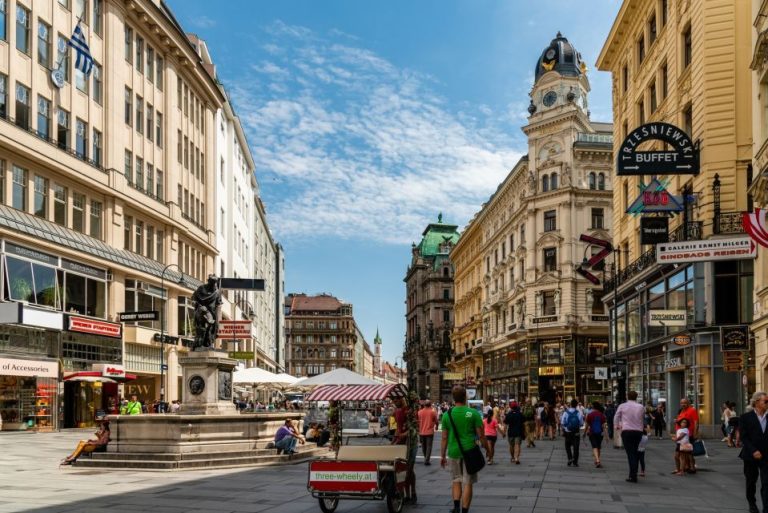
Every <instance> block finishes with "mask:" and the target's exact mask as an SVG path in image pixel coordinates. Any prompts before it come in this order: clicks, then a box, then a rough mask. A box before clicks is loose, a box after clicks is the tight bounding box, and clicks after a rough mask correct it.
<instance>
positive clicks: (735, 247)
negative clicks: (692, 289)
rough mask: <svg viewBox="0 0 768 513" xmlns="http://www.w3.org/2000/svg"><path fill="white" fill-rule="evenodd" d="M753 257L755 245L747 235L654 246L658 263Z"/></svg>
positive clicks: (755, 249) (755, 250)
mask: <svg viewBox="0 0 768 513" xmlns="http://www.w3.org/2000/svg"><path fill="white" fill-rule="evenodd" d="M755 257H757V246H756V245H755V242H754V241H753V240H752V239H750V238H749V237H737V238H730V239H709V240H688V241H682V242H667V243H665V244H658V245H657V246H656V263H658V264H680V263H688V262H712V261H715V260H746V259H749V258H755Z"/></svg>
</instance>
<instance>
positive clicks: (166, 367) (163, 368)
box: [160, 363, 168, 371]
mask: <svg viewBox="0 0 768 513" xmlns="http://www.w3.org/2000/svg"><path fill="white" fill-rule="evenodd" d="M160 368H161V369H162V370H164V371H167V370H168V364H167V363H164V364H162V365H161V366H160Z"/></svg>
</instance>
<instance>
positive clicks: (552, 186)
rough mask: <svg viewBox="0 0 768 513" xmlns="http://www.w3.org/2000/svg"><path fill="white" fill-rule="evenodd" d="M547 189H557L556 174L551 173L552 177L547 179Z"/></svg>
mask: <svg viewBox="0 0 768 513" xmlns="http://www.w3.org/2000/svg"><path fill="white" fill-rule="evenodd" d="M549 188H550V189H552V190H553V191H554V190H555V189H557V173H552V176H551V177H550V178H549Z"/></svg>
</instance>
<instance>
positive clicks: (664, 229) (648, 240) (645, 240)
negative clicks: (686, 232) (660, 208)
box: [640, 217, 669, 244]
mask: <svg viewBox="0 0 768 513" xmlns="http://www.w3.org/2000/svg"><path fill="white" fill-rule="evenodd" d="M664 242H669V218H668V217H641V218H640V244H663V243H664Z"/></svg>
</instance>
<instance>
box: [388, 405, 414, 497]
mask: <svg viewBox="0 0 768 513" xmlns="http://www.w3.org/2000/svg"><path fill="white" fill-rule="evenodd" d="M394 403H395V407H396V409H395V422H396V423H397V431H395V436H394V437H393V438H392V445H407V446H408V475H407V477H406V483H407V485H406V489H405V502H409V503H415V502H416V473H415V471H414V470H413V466H414V465H415V464H416V452H417V451H418V450H419V447H418V446H417V445H416V443H417V442H416V441H415V440H409V439H410V438H411V437H410V433H409V426H408V403H407V402H406V401H405V399H404V398H402V397H398V398H397V399H395V400H394ZM413 434H414V436H415V434H416V433H415V432H414V433H413Z"/></svg>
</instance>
